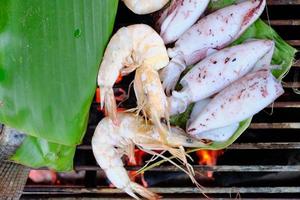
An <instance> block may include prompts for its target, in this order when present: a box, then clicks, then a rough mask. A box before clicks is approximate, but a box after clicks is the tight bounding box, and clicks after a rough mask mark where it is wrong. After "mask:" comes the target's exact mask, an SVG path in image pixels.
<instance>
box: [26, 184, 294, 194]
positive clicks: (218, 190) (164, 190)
mask: <svg viewBox="0 0 300 200" xmlns="http://www.w3.org/2000/svg"><path fill="white" fill-rule="evenodd" d="M150 190H151V191H153V192H156V193H159V194H176V193H180V194H202V193H205V194H211V193H213V194H223V193H300V190H299V187H209V188H208V187H207V188H203V190H199V189H198V188H195V187H157V188H156V187H153V188H150ZM82 193H93V194H123V192H122V191H121V190H119V189H113V188H84V187H71V186H68V187H61V186H60V187H43V190H40V188H39V187H38V186H36V187H27V188H26V189H25V191H24V194H39V195H42V194H51V195H53V194H82Z"/></svg>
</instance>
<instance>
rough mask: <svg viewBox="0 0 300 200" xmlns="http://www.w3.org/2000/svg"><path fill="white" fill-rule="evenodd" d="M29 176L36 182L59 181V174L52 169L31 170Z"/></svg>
mask: <svg viewBox="0 0 300 200" xmlns="http://www.w3.org/2000/svg"><path fill="white" fill-rule="evenodd" d="M29 178H30V180H32V181H33V182H35V183H52V184H55V183H59V181H58V180H57V174H56V173H55V172H54V171H52V170H30V172H29Z"/></svg>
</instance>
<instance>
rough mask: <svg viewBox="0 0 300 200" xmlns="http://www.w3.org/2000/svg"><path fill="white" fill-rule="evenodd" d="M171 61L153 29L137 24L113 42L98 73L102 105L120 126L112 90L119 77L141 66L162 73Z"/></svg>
mask: <svg viewBox="0 0 300 200" xmlns="http://www.w3.org/2000/svg"><path fill="white" fill-rule="evenodd" d="M168 61H169V58H168V55H167V51H166V47H165V46H164V42H163V40H162V39H161V37H160V36H159V35H158V34H157V33H156V32H155V30H153V29H152V28H151V27H150V26H148V25H145V24H135V25H130V26H128V27H123V28H121V29H119V30H118V31H117V32H116V33H115V34H114V35H113V37H112V38H111V40H110V41H109V43H108V45H107V48H106V50H105V53H104V57H103V60H102V62H101V65H100V69H99V73H98V85H99V88H100V91H101V93H100V95H101V96H100V105H101V108H103V106H104V104H105V107H106V110H107V111H108V115H109V116H110V117H111V118H112V119H113V121H114V123H116V124H117V120H116V107H117V106H116V101H115V98H114V94H113V90H112V87H113V85H114V83H115V82H116V80H117V78H118V76H119V74H122V75H123V76H124V75H127V74H129V73H131V72H132V71H134V70H135V69H136V68H138V67H140V66H141V65H145V66H151V67H152V68H153V69H155V70H159V69H161V68H163V67H164V66H166V65H167V64H168Z"/></svg>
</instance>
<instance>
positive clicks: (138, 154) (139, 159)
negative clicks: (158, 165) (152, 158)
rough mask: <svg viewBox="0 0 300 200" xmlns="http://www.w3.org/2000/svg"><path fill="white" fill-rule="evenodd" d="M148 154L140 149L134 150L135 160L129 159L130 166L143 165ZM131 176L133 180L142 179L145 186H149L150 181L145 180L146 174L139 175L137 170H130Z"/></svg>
mask: <svg viewBox="0 0 300 200" xmlns="http://www.w3.org/2000/svg"><path fill="white" fill-rule="evenodd" d="M145 155H146V153H145V152H144V151H142V150H140V149H135V150H134V156H135V162H130V160H129V159H128V161H127V165H128V166H141V165H142V164H143V157H144V156H145ZM129 177H130V179H131V180H132V181H134V182H136V180H137V179H140V180H141V182H142V184H143V186H144V187H148V183H147V181H146V180H145V177H144V174H143V173H142V174H139V175H137V171H130V172H129Z"/></svg>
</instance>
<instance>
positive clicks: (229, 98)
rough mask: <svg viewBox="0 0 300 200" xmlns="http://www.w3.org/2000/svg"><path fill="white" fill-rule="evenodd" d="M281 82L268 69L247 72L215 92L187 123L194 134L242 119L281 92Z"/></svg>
mask: <svg viewBox="0 0 300 200" xmlns="http://www.w3.org/2000/svg"><path fill="white" fill-rule="evenodd" d="M283 92H284V91H283V88H282V85H281V84H280V82H279V81H278V80H276V79H275V78H274V76H273V75H272V73H271V71H270V70H267V69H262V70H258V71H256V72H253V73H250V74H248V75H246V76H244V77H243V78H241V79H239V80H237V81H236V82H234V83H232V84H231V85H230V86H228V87H227V88H225V89H224V90H222V91H221V92H220V93H218V94H217V95H216V96H215V97H214V98H213V99H212V101H211V102H210V103H209V104H208V105H207V106H206V107H205V109H204V110H203V111H202V112H201V113H200V114H199V115H198V116H197V117H196V118H195V119H194V120H193V121H191V122H190V124H189V125H188V126H187V133H188V134H191V135H195V134H197V133H201V132H204V131H209V130H213V129H216V128H220V127H225V126H228V125H231V124H234V123H237V122H240V121H243V120H245V119H247V118H249V117H251V116H253V115H254V114H256V113H258V112H259V111H260V110H262V109H263V108H265V107H266V106H267V105H269V104H270V103H272V102H273V101H274V100H275V99H276V98H277V97H279V96H280V95H281V94H283Z"/></svg>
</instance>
